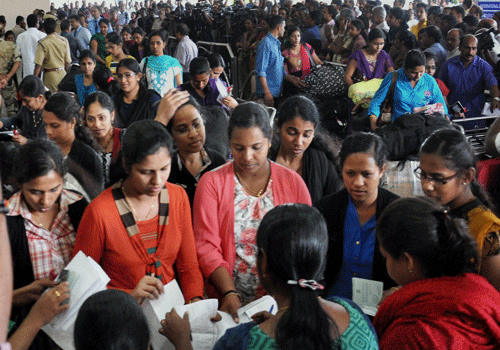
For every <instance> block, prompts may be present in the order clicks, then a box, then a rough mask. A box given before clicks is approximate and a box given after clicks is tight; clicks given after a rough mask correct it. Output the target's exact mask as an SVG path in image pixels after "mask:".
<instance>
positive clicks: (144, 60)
mask: <svg viewBox="0 0 500 350" xmlns="http://www.w3.org/2000/svg"><path fill="white" fill-rule="evenodd" d="M145 64H146V57H144V58H143V59H142V60H141V63H139V68H140V71H141V73H142V72H144V65H145Z"/></svg>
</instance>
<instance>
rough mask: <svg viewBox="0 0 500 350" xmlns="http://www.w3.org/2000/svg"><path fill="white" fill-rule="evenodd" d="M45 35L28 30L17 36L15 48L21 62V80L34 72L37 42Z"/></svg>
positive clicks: (36, 30) (33, 29) (35, 30)
mask: <svg viewBox="0 0 500 350" xmlns="http://www.w3.org/2000/svg"><path fill="white" fill-rule="evenodd" d="M46 36H47V34H45V33H42V32H41V31H39V30H38V29H36V28H33V27H31V28H28V29H27V30H26V31H25V32H23V33H21V34H19V35H18V36H17V40H16V43H17V47H18V49H19V54H20V55H21V58H22V60H23V78H26V77H27V76H28V75H32V74H33V73H34V72H35V62H34V61H35V54H36V49H37V48H38V40H40V39H43V38H45V37H46Z"/></svg>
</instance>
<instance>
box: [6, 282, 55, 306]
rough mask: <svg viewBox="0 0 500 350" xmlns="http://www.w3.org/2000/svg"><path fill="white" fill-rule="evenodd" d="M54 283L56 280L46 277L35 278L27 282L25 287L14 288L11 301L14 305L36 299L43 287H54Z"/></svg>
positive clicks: (28, 302)
mask: <svg viewBox="0 0 500 350" xmlns="http://www.w3.org/2000/svg"><path fill="white" fill-rule="evenodd" d="M56 285H57V283H56V282H54V281H51V280H49V279H48V278H41V279H39V280H36V281H35V282H33V283H31V284H28V285H27V286H25V287H22V288H19V289H16V290H15V291H14V296H13V298H12V299H13V300H12V303H13V304H14V305H15V306H23V305H27V304H30V303H31V302H33V301H37V300H38V299H39V298H40V296H41V295H42V292H43V291H44V290H45V289H47V288H50V287H54V286H56Z"/></svg>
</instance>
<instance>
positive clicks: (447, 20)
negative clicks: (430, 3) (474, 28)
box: [437, 15, 457, 45]
mask: <svg viewBox="0 0 500 350" xmlns="http://www.w3.org/2000/svg"><path fill="white" fill-rule="evenodd" d="M456 25H457V19H456V18H455V17H454V16H453V15H443V16H442V17H441V20H440V21H439V22H438V23H437V26H438V27H439V29H441V33H448V32H449V31H450V30H451V29H452V28H454V27H455V26H456ZM441 44H445V45H446V42H442V43H441Z"/></svg>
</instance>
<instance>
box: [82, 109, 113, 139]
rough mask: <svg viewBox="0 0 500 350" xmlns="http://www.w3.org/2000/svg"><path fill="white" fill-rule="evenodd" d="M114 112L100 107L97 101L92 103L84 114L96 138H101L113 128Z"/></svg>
mask: <svg viewBox="0 0 500 350" xmlns="http://www.w3.org/2000/svg"><path fill="white" fill-rule="evenodd" d="M114 119H115V113H114V112H113V113H110V112H109V111H108V110H107V109H106V108H102V106H101V104H100V103H99V102H94V103H92V104H91V105H90V106H89V108H88V110H87V112H86V115H85V122H86V123H87V127H88V128H89V129H90V132H92V134H93V135H94V137H95V138H96V139H100V138H103V137H104V136H106V135H108V134H109V133H110V132H111V130H112V129H113V121H114Z"/></svg>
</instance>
